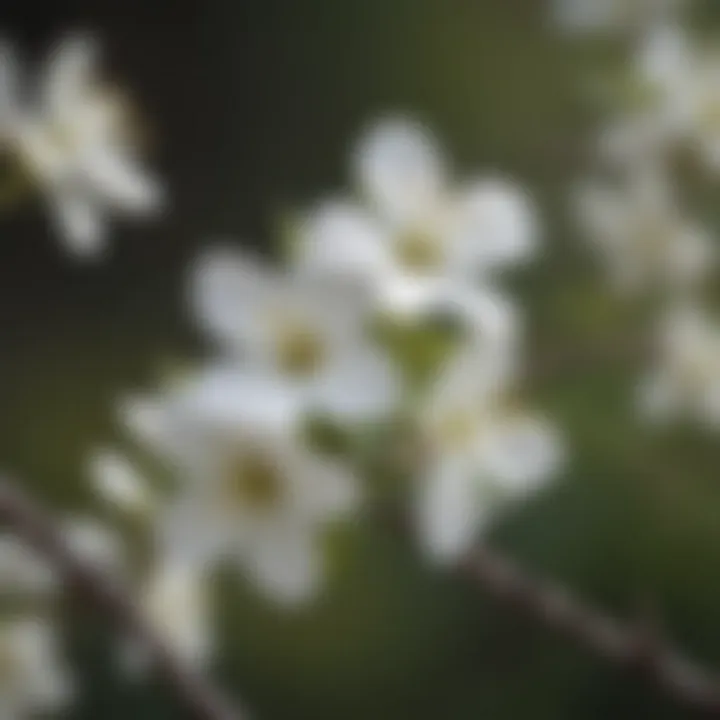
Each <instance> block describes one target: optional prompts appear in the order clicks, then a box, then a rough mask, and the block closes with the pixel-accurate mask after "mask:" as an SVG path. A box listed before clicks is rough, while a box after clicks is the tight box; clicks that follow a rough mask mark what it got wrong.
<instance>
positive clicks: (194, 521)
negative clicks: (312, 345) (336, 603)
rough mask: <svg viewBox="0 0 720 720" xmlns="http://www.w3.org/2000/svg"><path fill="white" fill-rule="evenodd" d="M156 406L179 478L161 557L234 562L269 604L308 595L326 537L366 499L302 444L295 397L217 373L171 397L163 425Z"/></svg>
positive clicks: (166, 452) (166, 453) (164, 521)
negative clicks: (335, 523) (327, 530)
mask: <svg viewBox="0 0 720 720" xmlns="http://www.w3.org/2000/svg"><path fill="white" fill-rule="evenodd" d="M134 407H137V405H135V406H134ZM155 408H156V423H155V428H156V429H157V428H159V427H162V428H163V432H162V434H161V437H162V441H161V442H160V443H159V446H158V448H157V451H158V452H159V453H160V455H161V456H162V457H163V458H164V459H166V460H168V461H169V463H170V464H171V465H172V466H173V467H174V468H175V470H176V472H177V476H178V478H179V483H178V492H177V494H176V495H175V497H174V499H173V501H172V502H171V504H170V505H169V506H168V508H167V510H166V511H164V512H163V513H162V515H163V517H161V519H160V527H161V530H160V541H161V546H162V548H163V550H162V553H163V556H166V557H169V558H170V562H175V561H176V560H177V561H178V562H187V563H190V564H191V565H194V566H197V565H196V564H199V565H200V566H203V565H206V564H207V563H213V562H214V561H219V560H223V559H229V560H234V561H235V562H236V563H237V564H238V565H239V567H240V568H241V569H242V570H243V572H244V573H245V575H246V576H247V578H248V579H249V580H250V581H251V582H253V583H255V584H256V585H257V586H258V587H259V588H260V589H261V590H262V591H264V593H265V594H266V595H268V596H269V597H271V598H273V599H275V600H277V601H279V602H285V603H292V602H299V601H301V600H305V599H307V598H309V597H310V596H311V595H312V594H313V593H314V592H315V591H316V590H317V589H318V586H319V584H320V581H321V579H322V577H323V554H322V548H321V546H320V539H321V538H320V536H321V534H322V531H323V529H324V528H325V527H326V526H327V525H328V524H329V523H331V522H332V521H334V520H337V519H340V518H342V517H344V516H347V514H348V513H350V512H351V511H352V510H353V509H354V508H355V507H356V505H357V502H358V499H359V496H358V489H357V486H356V483H355V480H354V478H353V477H352V475H351V474H350V473H349V472H348V471H347V470H346V469H345V468H344V467H343V466H342V465H340V464H338V463H336V462H334V461H331V460H329V459H327V458H325V457H322V456H320V455H317V454H315V453H314V452H312V451H311V450H310V449H309V448H308V447H307V444H306V443H305V441H304V439H303V438H301V436H300V424H299V406H298V402H297V397H296V396H295V395H294V394H293V393H291V392H287V391H286V389H284V388H283V386H282V385H279V384H278V383H276V382H272V381H269V380H267V379H263V376H262V375H261V376H259V377H258V376H255V375H253V374H252V373H248V372H242V371H240V370H238V369H237V368H229V369H228V368H217V369H209V370H206V371H205V372H201V373H200V374H198V375H197V376H196V377H194V378H193V379H188V380H187V381H186V382H185V383H184V384H183V386H182V387H181V388H178V389H176V390H175V392H174V393H171V396H170V397H168V398H167V404H166V406H165V408H164V418H163V419H162V421H161V420H160V416H161V414H163V413H162V411H161V409H160V408H161V405H160V403H159V402H156V403H155ZM158 437H159V435H158V434H155V433H151V434H150V435H149V436H146V440H149V441H150V446H151V447H152V444H153V440H154V439H156V438H158Z"/></svg>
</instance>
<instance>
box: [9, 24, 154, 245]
mask: <svg viewBox="0 0 720 720" xmlns="http://www.w3.org/2000/svg"><path fill="white" fill-rule="evenodd" d="M96 65H97V45H96V43H95V41H94V39H93V38H91V37H88V36H71V37H67V38H65V39H63V40H61V41H60V42H59V43H58V44H57V46H56V47H55V49H54V51H53V53H52V55H51V57H50V59H49V61H48V63H47V68H46V71H45V76H44V78H43V79H42V82H41V83H39V87H33V88H27V87H21V88H20V89H21V90H24V91H25V92H24V93H22V96H21V95H20V94H19V93H18V92H16V91H15V86H17V85H18V83H17V79H16V78H14V77H13V76H14V75H16V74H17V63H16V61H15V59H14V58H13V57H12V55H11V53H10V51H9V50H8V48H7V46H3V49H2V50H0V104H2V106H3V107H2V111H1V112H0V119H1V120H2V125H1V127H2V136H0V140H2V141H3V142H4V143H5V145H6V147H7V149H8V150H9V151H10V152H11V153H13V154H14V155H15V156H17V159H18V161H19V168H20V169H19V170H18V172H20V173H24V174H26V175H27V176H28V178H29V179H30V180H31V181H32V182H33V183H34V184H36V185H38V186H39V188H40V189H41V190H42V192H43V193H44V194H45V195H46V197H47V200H48V203H49V206H50V209H51V212H52V215H53V217H54V219H55V222H56V224H57V226H58V228H59V231H60V233H61V234H62V236H63V238H64V240H65V242H66V244H67V247H68V249H69V250H70V251H71V252H72V253H74V254H76V255H79V256H87V255H95V254H97V253H98V252H101V251H102V250H103V249H104V239H105V235H106V225H107V220H108V217H109V216H110V215H113V214H131V215H138V216H144V215H147V214H149V213H151V212H153V211H155V210H157V209H158V208H159V205H160V200H161V190H160V187H159V185H158V183H157V182H156V180H155V179H153V178H152V177H151V176H150V175H149V173H148V171H147V169H146V168H144V167H143V165H142V163H141V162H140V160H139V157H138V154H137V151H136V150H137V149H136V147H135V145H136V143H135V142H134V138H132V132H131V129H130V122H129V110H128V107H127V105H126V102H125V101H124V99H123V97H122V95H121V94H120V93H119V92H117V91H115V90H114V89H112V88H109V87H103V86H102V85H100V83H99V82H98V79H97V76H96ZM30 90H32V91H34V92H30Z"/></svg>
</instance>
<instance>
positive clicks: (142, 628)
mask: <svg viewBox="0 0 720 720" xmlns="http://www.w3.org/2000/svg"><path fill="white" fill-rule="evenodd" d="M0 522H2V523H3V524H4V525H6V526H7V527H8V528H9V529H10V530H11V531H12V532H14V533H15V534H16V535H17V536H18V537H20V538H21V539H22V540H24V541H25V542H26V543H27V544H28V545H29V546H31V547H32V548H33V549H34V550H35V551H36V552H37V553H38V554H40V555H41V556H42V557H44V558H45V559H46V560H47V561H49V563H50V564H51V565H52V567H53V568H54V569H55V570H57V571H58V572H59V573H60V576H61V577H62V579H63V580H64V582H65V583H66V584H67V585H68V587H69V588H70V589H71V590H73V591H75V592H77V594H78V596H79V597H81V598H82V599H84V600H85V601H87V602H88V603H89V604H91V605H92V606H94V607H96V608H97V609H99V610H100V611H102V612H103V613H104V614H105V615H107V616H108V617H109V618H111V619H112V620H113V621H114V622H115V623H116V624H117V625H118V627H119V628H121V629H122V630H123V631H124V632H127V633H128V634H130V635H131V636H133V637H135V638H138V639H139V640H141V642H142V643H143V645H144V646H145V647H146V648H147V649H148V651H149V653H150V655H151V658H152V661H153V664H154V666H155V668H156V669H157V671H158V673H159V674H160V676H161V677H162V678H163V679H164V681H165V682H166V683H167V685H168V686H169V687H170V688H171V689H172V690H173V691H174V693H175V694H176V695H177V697H178V699H179V700H180V701H181V702H182V704H183V705H184V706H185V707H186V708H187V710H188V711H189V712H190V714H191V716H192V717H194V718H196V720H241V717H243V716H244V714H243V716H241V715H240V714H239V713H238V712H236V711H235V710H234V709H232V708H231V707H230V706H229V705H228V704H227V703H226V701H225V700H224V699H223V698H222V697H220V695H219V694H218V693H217V691H216V690H215V689H214V688H213V687H212V686H211V685H210V684H208V683H207V681H206V680H205V679H204V678H203V677H201V676H200V675H198V674H197V673H196V672H195V671H194V670H193V669H192V668H190V667H189V666H187V665H186V664H184V663H183V662H181V661H180V660H179V659H178V658H177V657H176V656H175V655H174V654H173V652H172V651H171V650H170V649H169V648H168V647H167V646H166V644H165V643H164V642H163V641H162V640H161V639H160V638H159V637H158V636H157V634H156V633H155V631H154V629H153V628H152V627H151V625H150V624H149V623H148V622H147V621H146V620H145V618H144V617H143V616H142V614H141V613H140V612H139V611H138V609H137V607H136V606H135V605H134V604H133V603H132V601H131V600H130V599H129V598H127V597H125V596H124V595H123V593H122V592H120V591H119V590H118V589H117V588H116V587H115V584H114V583H113V582H111V581H110V580H109V579H108V578H106V577H104V575H103V574H102V572H100V571H99V570H98V569H96V568H95V567H93V566H91V565H89V564H87V563H86V562H84V561H83V560H81V559H80V558H78V557H76V556H75V555H74V554H73V552H72V551H71V550H70V548H69V547H68V545H67V543H66V542H65V539H64V538H63V536H62V534H61V533H60V532H59V531H58V530H57V528H56V527H55V526H54V524H53V522H52V520H51V518H50V517H49V516H48V515H47V514H46V513H45V512H44V511H43V510H42V509H41V508H40V507H38V506H37V505H36V504H35V503H34V502H33V501H32V500H31V499H30V498H29V497H28V496H27V495H26V494H25V493H23V492H22V491H21V490H20V489H19V488H17V487H16V486H14V485H13V484H12V483H10V482H9V481H8V480H7V479H4V478H2V479H0Z"/></svg>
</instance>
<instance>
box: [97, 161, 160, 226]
mask: <svg viewBox="0 0 720 720" xmlns="http://www.w3.org/2000/svg"><path fill="white" fill-rule="evenodd" d="M84 171H85V173H87V177H88V180H89V181H90V182H91V183H92V185H93V187H94V189H95V192H96V193H97V194H98V195H101V196H103V197H104V198H107V200H108V201H109V202H110V203H111V205H112V206H114V207H116V208H118V209H120V210H124V211H126V212H131V213H137V214H146V213H149V212H152V211H154V210H157V209H158V208H159V207H160V205H161V203H162V191H161V188H160V185H159V184H158V182H157V181H156V180H155V179H154V178H152V177H150V175H149V174H148V173H147V171H145V170H144V169H143V168H142V167H140V165H139V164H138V163H137V162H135V161H133V160H132V159H131V158H130V157H129V156H127V155H126V154H123V153H121V152H119V151H118V150H117V149H113V148H107V147H104V148H101V149H97V150H95V151H93V152H91V153H89V154H88V155H87V156H86V157H85V159H84Z"/></svg>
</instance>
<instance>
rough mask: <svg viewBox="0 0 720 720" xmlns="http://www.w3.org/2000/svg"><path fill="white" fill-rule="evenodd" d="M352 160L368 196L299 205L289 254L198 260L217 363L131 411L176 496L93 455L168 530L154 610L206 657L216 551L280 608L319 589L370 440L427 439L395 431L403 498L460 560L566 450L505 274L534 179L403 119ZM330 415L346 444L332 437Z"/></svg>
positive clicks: (530, 230)
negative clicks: (207, 590) (503, 169)
mask: <svg viewBox="0 0 720 720" xmlns="http://www.w3.org/2000/svg"><path fill="white" fill-rule="evenodd" d="M352 171H353V180H354V183H355V185H356V188H357V193H358V195H357V198H344V199H333V200H330V201H324V202H321V203H319V204H318V205H317V206H316V207H314V208H312V209H311V210H309V211H308V212H306V213H303V214H301V217H300V220H299V222H298V223H297V226H296V228H295V232H294V233H293V238H292V243H291V245H292V247H291V248H290V256H291V257H290V261H289V263H288V265H287V266H286V267H283V268H276V267H274V266H272V265H270V264H269V263H268V262H267V261H264V260H262V259H260V258H259V257H255V256H251V255H250V254H249V253H248V252H246V251H243V250H241V249H239V248H237V247H234V246H232V245H231V244H229V243H228V244H226V245H224V246H221V247H215V248H212V249H210V250H208V251H206V252H204V253H203V254H202V255H201V256H200V257H199V258H198V259H197V261H196V263H195V265H194V268H193V272H192V277H191V280H190V284H189V291H188V298H189V303H188V304H189V308H190V312H191V315H192V316H193V318H194V319H195V321H196V322H197V324H198V325H199V327H200V328H201V330H202V331H203V333H204V334H205V336H206V337H207V339H208V341H209V342H210V343H211V345H212V347H213V351H212V353H211V357H210V358H209V359H208V360H206V361H205V362H204V363H203V364H201V365H200V366H199V367H196V368H194V369H192V370H190V371H189V372H187V373H185V374H184V375H182V376H181V377H179V378H174V379H172V380H171V381H168V382H167V383H166V384H165V385H163V386H162V387H161V388H160V389H159V390H157V391H154V392H152V393H146V394H143V395H139V396H135V397H131V398H129V399H127V400H125V401H124V402H123V403H122V404H121V416H122V419H123V424H124V426H125V427H126V429H127V430H128V431H129V434H130V435H131V437H132V438H133V439H134V441H136V443H139V444H140V445H141V446H142V447H143V449H144V450H145V451H148V450H149V451H150V452H151V454H152V455H153V456H154V457H155V458H156V459H159V460H160V463H161V466H162V467H163V471H164V472H166V473H167V474H169V475H170V482H169V483H168V484H167V485H166V486H165V487H164V488H163V490H162V492H161V491H160V490H159V489H158V491H157V492H155V491H154V490H153V491H149V487H150V486H149V485H148V483H147V482H146V481H144V480H142V479H141V477H140V475H141V474H140V473H139V472H138V471H137V470H135V469H134V467H133V465H132V464H131V463H130V461H129V460H127V459H126V458H125V457H123V456H121V455H119V454H118V453H116V452H115V451H104V452H102V453H100V454H98V456H97V457H95V458H94V460H93V463H92V473H93V477H94V482H95V486H96V488H97V490H98V492H99V493H100V494H101V495H102V496H103V497H105V498H106V499H108V500H109V501H111V502H112V503H113V504H114V505H115V506H116V507H122V508H123V509H124V512H126V513H129V514H131V515H133V516H135V517H136V518H141V519H142V523H143V525H144V526H145V528H146V530H147V531H148V533H147V534H148V536H149V537H150V538H151V539H152V544H153V548H154V551H153V552H154V557H155V560H154V562H153V563H152V567H153V569H152V570H151V571H150V572H149V573H146V577H147V578H150V580H149V581H148V582H146V586H147V587H146V589H147V591H146V593H145V598H146V604H147V607H148V610H149V612H150V614H151V615H152V616H154V617H156V618H157V623H158V626H159V627H160V628H161V629H162V630H163V631H165V632H166V634H167V636H168V637H169V638H170V639H171V640H172V642H174V643H175V644H176V646H177V647H178V648H179V649H180V650H182V651H183V652H185V653H186V654H188V655H190V656H193V657H195V658H197V659H202V658H204V657H207V652H208V646H207V643H206V640H207V637H208V629H207V624H206V623H207V605H206V598H205V597H204V596H203V595H202V592H201V591H200V590H199V589H198V582H203V578H206V577H207V573H208V572H209V571H211V570H212V568H214V567H216V566H217V565H218V563H226V564H227V563H230V564H232V565H234V566H235V567H237V568H239V569H240V570H241V573H242V575H243V577H244V578H245V579H246V580H247V581H249V582H250V583H252V584H253V585H254V586H255V587H257V589H258V590H259V591H260V592H261V593H262V594H263V595H265V596H266V597H268V598H270V599H272V600H274V601H275V602H278V603H281V604H283V605H296V604H298V603H301V602H307V601H308V600H309V599H311V598H312V597H313V596H314V595H315V594H316V593H317V591H318V590H319V589H320V587H321V585H322V580H323V579H324V578H325V577H326V576H327V567H326V559H325V537H326V532H327V530H328V529H330V528H331V527H332V526H334V525H337V523H338V522H343V521H344V522H347V521H348V520H349V519H352V518H358V517H359V514H358V513H359V511H360V509H361V508H362V507H363V504H364V501H366V500H367V499H368V497H369V493H368V480H369V479H368V478H366V477H364V476H363V475H364V473H363V469H362V468H363V463H362V462H361V459H359V458H358V450H357V448H358V446H359V445H360V444H361V443H357V442H354V441H355V440H356V439H357V438H359V437H361V436H362V437H367V436H368V433H367V431H368V430H369V429H372V428H377V427H388V428H390V427H394V428H398V427H400V428H402V432H388V433H387V435H388V436H392V437H393V438H398V437H401V436H402V437H404V438H405V439H407V437H408V436H409V437H411V438H412V441H411V442H405V443H402V444H403V445H404V446H406V447H411V448H412V452H411V453H410V455H411V457H409V458H408V457H406V455H407V453H402V452H400V448H399V447H398V445H399V444H401V443H400V441H399V440H398V441H397V442H396V443H395V442H394V441H389V442H385V443H384V444H385V445H393V447H383V448H382V450H381V451H379V452H383V453H385V454H386V455H387V457H388V458H389V462H395V463H396V464H397V468H396V469H398V470H399V471H402V472H405V473H406V474H408V475H409V481H410V483H409V487H410V493H411V498H410V499H409V501H408V502H406V503H405V511H406V512H408V513H409V514H410V515H411V517H412V518H414V525H415V527H416V530H417V534H418V538H419V544H420V545H421V547H422V548H423V549H424V550H426V551H427V554H428V556H429V557H430V558H432V559H435V560H438V561H444V562H452V561H453V560H455V559H456V558H457V557H458V556H459V555H460V554H461V553H462V552H463V551H465V550H467V549H468V548H469V547H470V545H471V544H472V543H473V542H474V540H475V539H476V538H477V536H478V533H480V532H481V531H482V530H483V529H484V528H486V527H487V526H488V525H489V524H490V522H491V521H492V519H493V518H494V517H496V516H497V514H498V512H499V511H501V510H502V509H503V508H505V507H506V506H507V504H508V502H509V501H511V500H513V499H515V500H520V499H522V498H524V497H527V496H528V495H529V494H530V493H531V491H534V490H536V489H537V488H539V487H540V486H541V485H542V484H543V482H544V481H546V480H547V479H549V478H550V477H551V475H552V474H553V473H554V472H555V471H556V469H557V468H558V465H559V462H560V460H561V457H562V449H561V443H560V439H559V436H558V433H557V432H556V431H555V430H554V428H552V427H551V425H550V424H549V423H548V422H547V420H545V419H544V418H543V417H541V416H540V415H536V414H535V413H528V412H526V411H524V410H523V409H522V408H521V407H520V406H518V403H517V398H516V394H517V393H516V389H517V380H518V373H519V365H520V363H519V362H518V353H519V351H520V345H521V337H520V324H519V321H518V317H517V311H516V309H515V308H514V307H513V305H512V303H511V302H510V301H509V300H508V299H507V298H505V297H504V296H503V295H502V294H501V293H500V292H499V291H498V290H497V289H496V287H495V283H496V282H497V280H498V278H499V273H500V271H501V270H503V269H505V268H507V267H510V266H512V265H513V264H517V263H520V262H524V261H525V260H527V259H528V258H529V257H530V256H531V253H532V252H533V251H534V249H535V247H536V244H537V231H536V221H535V218H534V213H533V208H532V204H531V202H530V200H529V198H528V196H527V195H526V193H524V192H523V191H522V190H520V189H519V188H518V187H516V186H515V185H514V184H513V183H511V182H509V181H503V180H501V179H497V178H482V179H479V180H474V181H472V182H468V183H462V184H460V185H459V186H457V187H455V186H453V185H452V184H451V178H450V172H449V168H448V167H447V164H446V162H445V160H444V158H443V156H442V154H441V152H440V150H439V148H438V146H437V144H436V143H435V140H434V139H433V137H432V136H431V135H430V134H429V132H428V131H427V130H426V129H425V128H424V127H423V126H421V125H420V124H418V123H416V122H412V121H409V120H404V119H387V120H382V121H380V122H378V123H377V124H376V125H374V126H373V127H372V128H370V129H369V131H368V132H367V133H365V134H364V135H363V136H362V138H361V139H360V141H359V143H358V145H357V147H356V149H355V152H354V153H353V154H352ZM439 321H442V322H441V324H447V325H448V326H449V328H450V330H452V332H449V333H448V334H449V335H452V339H451V340H450V339H448V342H447V347H446V348H445V350H444V351H443V352H441V353H439V356H438V358H436V359H435V361H434V363H433V367H432V368H431V372H430V373H426V374H425V376H424V379H423V380H422V381H419V382H414V381H412V376H413V372H412V365H413V363H414V362H416V360H417V358H416V353H415V352H414V351H413V352H410V353H407V352H406V353H404V354H403V353H397V352H394V351H393V348H394V347H395V346H396V345H397V342H396V341H397V340H398V339H400V340H402V339H403V338H405V337H406V335H407V334H414V335H415V336H416V337H420V339H421V341H425V342H427V341H429V339H430V338H429V336H430V335H431V334H432V333H431V330H432V328H433V327H434V326H435V325H437V323H438V322H439ZM426 336H428V337H426ZM416 349H417V351H418V353H419V352H420V349H419V348H416ZM318 424H320V425H322V426H324V427H327V428H331V429H332V430H333V431H334V432H335V433H336V434H338V435H339V436H342V437H343V438H345V440H346V442H344V443H341V445H343V447H342V449H340V450H339V451H338V450H337V448H335V449H330V448H328V447H326V446H324V445H323V443H322V442H319V441H318V438H317V433H313V429H317V426H318ZM381 434H382V433H381ZM370 436H371V437H374V436H373V435H372V433H370ZM378 442H380V441H378ZM380 444H383V443H380ZM401 457H402V460H400V459H399V458H401Z"/></svg>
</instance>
